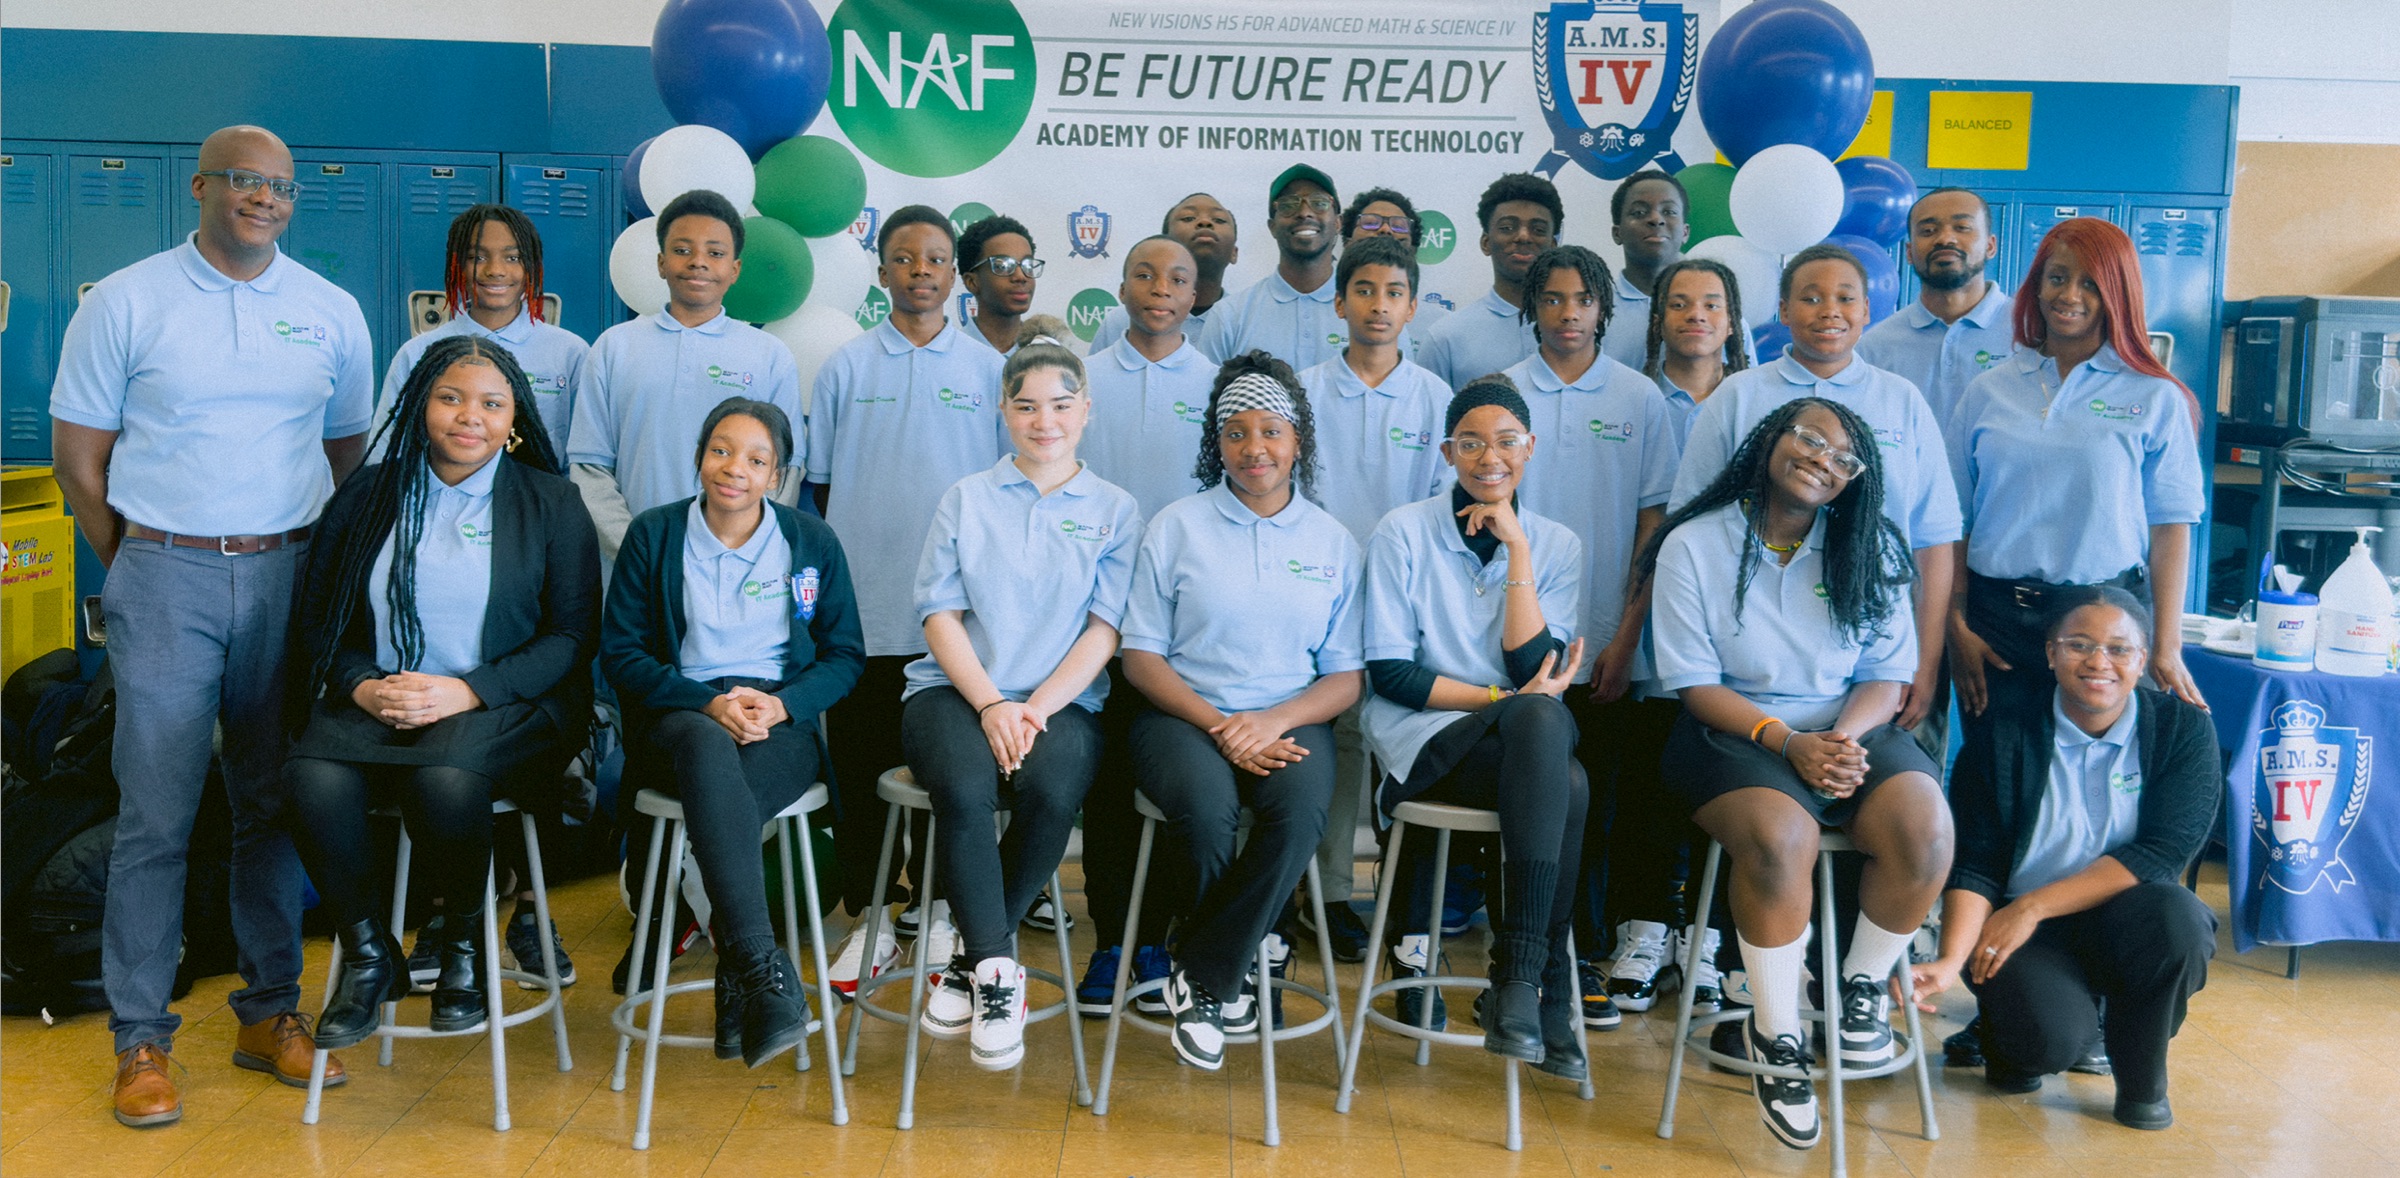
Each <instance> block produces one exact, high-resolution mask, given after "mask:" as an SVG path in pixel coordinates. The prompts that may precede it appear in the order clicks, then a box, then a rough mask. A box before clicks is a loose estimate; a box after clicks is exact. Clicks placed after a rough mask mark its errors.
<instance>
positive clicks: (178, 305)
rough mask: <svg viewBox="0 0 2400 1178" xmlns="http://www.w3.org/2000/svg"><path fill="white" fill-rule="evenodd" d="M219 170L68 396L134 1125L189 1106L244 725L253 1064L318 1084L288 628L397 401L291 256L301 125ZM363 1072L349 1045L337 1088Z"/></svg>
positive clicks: (346, 306) (59, 393) (123, 287)
mask: <svg viewBox="0 0 2400 1178" xmlns="http://www.w3.org/2000/svg"><path fill="white" fill-rule="evenodd" d="M199 165H200V166H199V170H198V172H197V173H196V174H195V175H194V176H193V178H192V195H193V197H194V198H196V199H197V200H198V201H199V202H200V224H199V228H198V230H197V231H195V232H194V233H193V234H192V236H191V237H190V238H189V239H187V240H186V241H185V242H184V243H183V244H181V245H179V246H176V247H175V248H173V249H171V250H168V251H166V252H165V253H160V254H153V255H151V256H150V257H148V258H145V259H143V260H142V261H139V262H136V263H134V264H133V265H131V266H128V267H126V268H125V269H123V270H119V271H117V272H116V273H114V274H111V275H109V276H108V277H107V278H104V279H102V280H101V281H100V282H99V283H98V284H97V285H95V286H93V287H92V289H91V291H90V293H89V294H87V295H85V296H84V299H83V302H82V305H81V306H80V307H78V308H77V310H76V313H75V317H74V319H73V320H71V321H70V322H69V323H68V325H67V335H66V340H65V342H64V344H63V345H62V346H61V348H60V355H59V366H58V378H57V381H56V383H55V384H54V385H53V386H52V388H51V393H50V413H51V417H52V418H53V432H52V443H51V452H52V463H53V466H54V468H55V470H56V472H57V477H58V484H59V489H60V490H62V491H63V492H65V493H66V498H67V502H68V504H69V505H70V506H71V507H73V508H74V510H75V522H76V525H77V526H78V527H79V528H81V529H82V531H83V535H84V539H86V540H87V541H89V542H90V543H91V546H92V551H93V552H94V553H96V554H98V556H99V557H100V560H101V562H102V563H103V564H106V565H107V566H108V567H109V577H108V582H107V586H106V590H105V593H104V601H103V608H104V610H105V612H106V615H107V623H108V636H109V658H110V661H111V662H112V664H113V665H114V667H115V670H116V681H117V728H116V744H115V765H116V775H117V787H118V790H119V793H120V800H119V804H118V814H117V834H116V843H115V846H114V848H113V849H112V850H111V852H110V856H109V867H108V877H109V878H108V906H107V912H106V914H105V915H104V916H103V918H102V923H101V929H102V939H101V950H100V952H101V981H102V984H103V985H104V986H105V987H106V988H107V992H108V1001H109V1008H110V1014H109V1029H110V1030H111V1031H112V1032H114V1034H115V1038H116V1050H117V1078H116V1092H115V1111H116V1116H117V1119H118V1120H119V1121H121V1122H123V1123H124V1124H127V1125H131V1126H135V1127H142V1126H150V1125H163V1124H168V1123H171V1122H173V1121H175V1120H177V1119H179V1118H181V1117H182V1115H183V1103H182V1098H181V1096H180V1094H178V1093H177V1091H176V1087H175V1080H174V1077H173V1075H172V1073H171V1072H170V1070H169V1067H168V1064H169V1053H170V1052H171V1051H172V1050H173V1047H174V1037H175V1031H176V1028H177V1027H178V1026H179V1025H181V1022H182V1020H181V1019H179V1018H178V1017H177V1016H176V1015H175V1014H174V1013H172V1012H171V1011H169V1010H168V1009H167V1002H168V1000H169V996H170V994H171V992H172V991H173V989H174V985H175V967H176V962H177V960H178V959H179V958H180V956H181V952H182V944H183V904H184V896H183V889H184V870H185V865H184V855H185V849H186V847H187V846H188V845H189V844H190V842H191V841H192V827H193V824H194V822H195V820H196V819H197V817H198V814H199V811H200V795H201V786H202V783H203V782H204V781H205V780H206V779H207V776H208V766H209V759H210V746H211V743H212V740H213V739H214V738H215V736H216V733H217V730H218V728H219V726H220V725H222V729H223V753H222V756H223V762H224V767H225V791H226V797H227V800H228V801H229V802H231V804H232V809H233V868H232V871H233V874H232V880H233V891H232V902H233V931H234V939H235V941H236V942H237V943H238V944H239V946H240V949H241V973H242V980H243V982H244V983H245V984H244V986H243V988H241V989H239V990H236V991H234V993H233V995H232V998H231V1002H232V1005H233V1011H234V1014H235V1015H236V1016H237V1017H238V1018H239V1019H240V1020H241V1022H242V1030H241V1032H240V1034H239V1036H238V1037H237V1038H236V1039H235V1041H234V1063H235V1064H236V1065H237V1066H240V1067H245V1068H250V1069H253V1070H258V1071H266V1072H271V1073H274V1074H275V1075H276V1077H277V1078H278V1079H280V1080H282V1081H283V1082H284V1083H286V1084H306V1083H307V1082H308V1074H309V1066H310V1061H311V1057H312V1056H313V1055H314V1052H315V1044H314V1043H313V1041H312V1040H311V1039H310V1038H309V1034H308V1026H307V1022H306V1020H305V1019H304V1018H302V1017H301V1016H300V1015H298V1014H297V1013H296V1011H297V1009H298V1006H299V1000H300V890H301V876H300V862H299V858H298V856H296V855H295V854H294V853H293V851H292V843H291V838H290V836H289V835H288V834H286V833H285V832H284V830H283V829H282V827H280V826H279V825H278V824H277V810H278V797H277V795H278V788H277V774H278V771H279V770H280V768H281V766H282V763H283V731H282V726H281V725H282V719H281V718H282V714H283V662H284V630H285V625H286V619H287V618H288V616H289V614H290V610H291V594H292V585H293V580H294V575H295V573H296V572H297V570H298V568H299V565H300V562H301V560H302V558H303V557H304V556H305V554H306V552H307V550H308V532H309V527H310V525H311V524H313V523H314V522H315V521H316V518H317V513H318V512H319V511H320V510H322V509H323V508H324V506H325V501H326V500H327V499H328V498H330V497H332V494H333V488H334V484H335V483H336V482H338V481H339V480H340V479H342V478H343V477H344V476H346V475H348V474H349V473H350V472H351V471H352V470H354V469H356V468H357V466H358V464H359V460H360V458H361V457H362V456H363V455H364V454H365V451H366V437H365V434H366V429H367V421H368V417H369V415H370V413H371V412H372V410H373V404H374V402H373V396H374V382H375V373H374V369H373V364H374V360H373V356H374V342H373V340H372V339H371V338H370V337H369V336H368V334H367V323H366V319H365V317H364V316H362V315H361V314H360V313H359V309H358V301H357V300H356V299H353V298H351V297H350V295H349V294H348V293H346V292H344V291H343V290H342V289H341V288H340V287H337V286H335V285H333V284H332V283H331V282H328V281H326V280H325V279H323V278H321V277H319V276H318V275H316V274H314V273H312V272H310V271H309V270H307V269H306V268H304V267H302V266H301V265H300V264H299V263H297V262H294V261H293V260H291V259H290V258H289V257H286V256H285V255H284V254H283V253H282V252H281V251H280V250H278V249H277V248H276V245H275V243H276V241H277V239H279V238H281V237H282V236H283V231H284V229H285V228H286V227H287V226H288V225H289V224H290V222H291V216H292V203H293V201H294V200H295V199H296V198H297V197H298V196H299V186H298V185H297V184H296V183H294V182H293V180H292V154H291V152H290V151H289V150H288V149H286V148H285V147H284V145H283V141H282V140H280V139H277V138H276V137H275V136H274V135H273V134H271V133H269V132H267V131H266V130H264V129H262V128H258V127H227V128H225V129H223V130H221V131H218V132H216V133H215V134H213V135H210V136H209V137H208V139H207V141H206V142H204V143H202V144H201V145H200V160H199ZM237 469H238V470H239V471H240V472H241V477H239V478H228V477H226V475H227V472H228V471H230V470H237ZM342 1075H343V1073H342V1072H341V1070H340V1067H339V1065H338V1063H337V1062H335V1061H330V1060H329V1061H328V1063H327V1082H328V1083H335V1082H338V1078H339V1077H342Z"/></svg>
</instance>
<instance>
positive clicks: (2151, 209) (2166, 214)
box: [2125, 196, 2225, 404]
mask: <svg viewBox="0 0 2400 1178" xmlns="http://www.w3.org/2000/svg"><path fill="white" fill-rule="evenodd" d="M2190 201H2191V198H2188V197H2185V198H2177V197H2172V196H2168V197H2147V196H2136V197H2133V198H2131V199H2130V205H2129V208H2128V210H2127V216H2126V220H2127V225H2126V227H2125V228H2126V232H2127V233H2128V234H2129V235H2131V236H2132V238H2133V249H2134V253H2135V254H2136V255H2137V256H2139V257H2140V259H2141V263H2142V305H2143V310H2144V313H2145V318H2147V319H2148V320H2149V324H2150V334H2151V337H2152V339H2151V346H2152V347H2154V348H2156V349H2157V350H2158V353H2159V358H2160V359H2162V360H2165V361H2166V362H2167V367H2168V369H2169V370H2171V371H2173V372H2174V373H2175V375H2176V377H2177V378H2179V379H2181V380H2182V381H2183V383H2185V384H2187V385H2190V386H2191V387H2192V389H2193V391H2195V392H2197V393H2199V394H2200V396H2201V399H2202V402H2203V403H2204V404H2207V403H2209V402H2212V401H2213V400H2214V397H2215V393H2216V388H2217V366H2216V350H2217V347H2216V345H2217V344H2218V342H2219V339H2220V333H2221V328H2220V326H2219V325H2218V323H2217V312H2216V293H2217V275H2218V274H2219V273H2220V272H2221V271H2222V267H2223V260H2222V258H2221V257H2220V254H2221V253H2222V251H2223V249H2224V233H2223V228H2224V217H2225V210H2224V209H2222V208H2214V207H2208V206H2207V205H2204V204H2199V203H2187V202H2190ZM2161 337H2163V338H2164V344H2163V346H2162V345H2161Z"/></svg>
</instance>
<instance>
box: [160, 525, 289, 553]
mask: <svg viewBox="0 0 2400 1178" xmlns="http://www.w3.org/2000/svg"><path fill="white" fill-rule="evenodd" d="M125 534H126V535H127V536H128V537H130V538H132V539H135V540H155V541H157V542H158V543H161V544H165V545H167V546H169V547H173V548H205V549H208V550H210V551H213V552H216V553H217V554H219V555H221V556H253V555H256V554H258V553H261V552H273V551H275V550H276V549H278V548H281V547H283V546H284V545H286V544H298V543H300V542H302V541H304V540H306V539H308V529H307V528H293V529H292V530H291V531H288V532H277V533H274V534H272V535H266V536H185V535H181V534H178V533H175V532H162V531H160V530H158V529H157V528H153V527H149V526H147V525H144V524H137V523H135V522H133V521H132V520H127V521H125Z"/></svg>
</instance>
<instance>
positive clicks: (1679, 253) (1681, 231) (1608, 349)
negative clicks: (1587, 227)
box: [1600, 168, 1692, 368]
mask: <svg viewBox="0 0 2400 1178" xmlns="http://www.w3.org/2000/svg"><path fill="white" fill-rule="evenodd" d="M1690 212H1691V197H1690V196H1689V195H1688V194H1686V193H1685V192H1684V190H1683V181H1681V180H1678V179H1676V178H1675V177H1674V176H1672V175H1670V174H1668V173H1666V172H1661V171H1658V170H1657V169H1655V168H1652V169H1645V170H1643V171H1639V172H1635V173H1634V174H1633V175H1630V176H1627V177H1625V178H1624V179H1623V180H1621V181H1619V182H1618V183H1617V188H1616V191H1615V192H1612V193H1610V194H1609V197H1608V221H1609V225H1608V236H1609V240H1611V241H1614V242H1616V243H1617V245H1618V247H1619V248H1620V249H1622V250H1624V251H1625V264H1624V265H1623V266H1622V267H1621V268H1619V269H1618V271H1617V274H1616V292H1615V293H1616V313H1615V314H1614V315H1611V316H1610V317H1609V320H1608V330H1607V331H1605V332H1603V333H1602V334H1601V337H1600V350H1601V351H1602V352H1604V353H1606V354H1607V355H1608V358H1609V359H1611V360H1615V361H1616V362H1617V363H1619V364H1622V365H1624V366H1626V367H1627V368H1640V367H1642V366H1643V361H1644V360H1646V359H1647V358H1648V356H1647V353H1648V351H1649V348H1648V344H1649V342H1650V341H1649V339H1648V332H1649V326H1650V292H1651V290H1652V289H1653V288H1654V287H1656V286H1657V285H1658V278H1659V275H1660V273H1661V272H1663V271H1665V270H1666V268H1667V267H1669V266H1672V265H1674V264H1675V263H1677V262H1680V261H1682V260H1683V244H1684V242H1686V241H1688V240H1690V239H1691V236H1692V227H1691V224H1690V223H1689V222H1688V221H1686V220H1685V217H1687V216H1688V215H1689V214H1690Z"/></svg>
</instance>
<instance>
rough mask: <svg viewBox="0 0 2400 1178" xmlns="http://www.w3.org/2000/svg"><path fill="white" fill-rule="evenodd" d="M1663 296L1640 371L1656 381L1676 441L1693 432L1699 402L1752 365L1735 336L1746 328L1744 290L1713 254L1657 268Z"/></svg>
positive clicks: (1653, 309)
mask: <svg viewBox="0 0 2400 1178" xmlns="http://www.w3.org/2000/svg"><path fill="white" fill-rule="evenodd" d="M1658 282H1659V289H1660V290H1661V291H1662V292H1663V293H1662V295H1661V296H1660V297H1659V298H1657V299H1655V300H1652V302H1651V304H1650V330H1649V340H1648V342H1647V343H1646V344H1645V345H1644V347H1643V358H1642V371H1643V372H1646V373H1649V374H1650V377H1651V379H1653V380H1655V381H1657V382H1658V391H1659V392H1661V393H1663V394H1665V395H1666V398H1667V413H1668V416H1669V418H1670V419H1671V420H1672V421H1673V422H1674V423H1675V444H1676V445H1677V446H1678V447H1680V446H1682V445H1683V444H1684V441H1685V439H1686V438H1688V437H1690V436H1691V432H1692V418H1693V417H1694V416H1696V415H1698V414H1699V412H1700V404H1701V402H1703V401H1706V400H1708V398H1709V397H1710V396H1711V395H1713V394H1714V393H1715V392H1716V391H1717V387H1718V386H1719V385H1722V384H1724V383H1725V378H1726V377H1728V376H1731V375H1733V374H1734V373H1736V372H1740V371H1741V370H1743V369H1745V368H1748V367H1750V355H1749V352H1748V351H1747V350H1746V349H1745V348H1743V347H1742V345H1741V344H1740V343H1737V342H1736V341H1737V340H1746V339H1748V338H1749V336H1748V333H1746V332H1744V331H1742V329H1741V322H1742V290H1741V284H1740V283H1739V282H1738V281H1736V280H1735V278H1734V276H1733V271H1732V270H1731V269H1730V268H1728V267H1727V266H1726V265H1725V264H1724V263H1723V262H1718V261H1714V260H1712V259H1709V258H1685V259H1684V260H1682V261H1680V262H1677V263H1675V264H1674V265H1672V266H1669V267H1667V268H1666V269H1664V270H1661V271H1659V272H1658Z"/></svg>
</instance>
